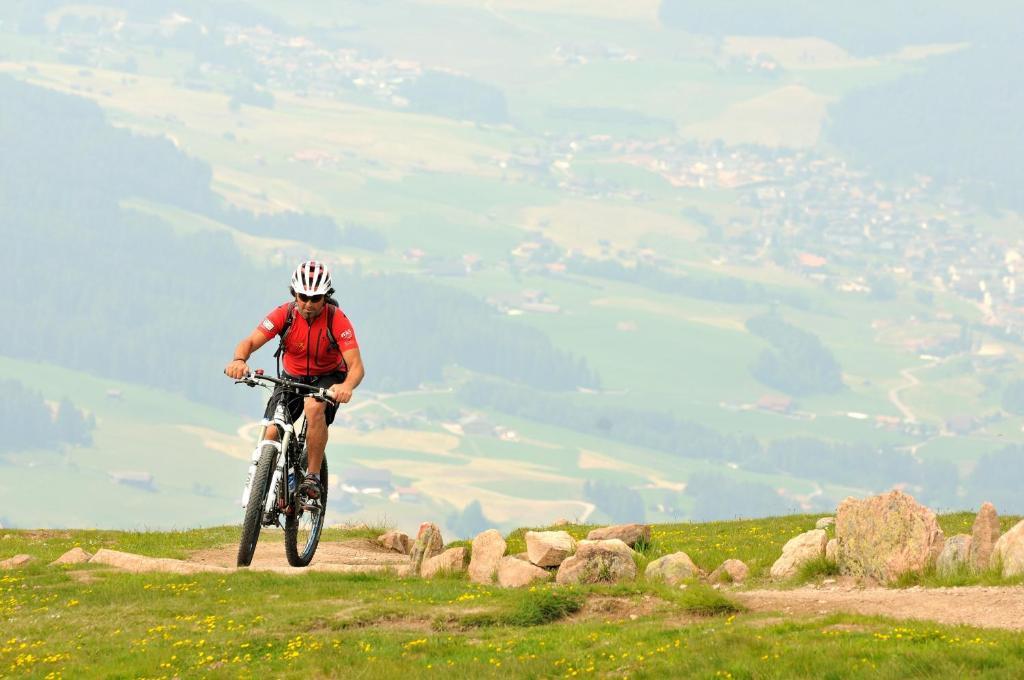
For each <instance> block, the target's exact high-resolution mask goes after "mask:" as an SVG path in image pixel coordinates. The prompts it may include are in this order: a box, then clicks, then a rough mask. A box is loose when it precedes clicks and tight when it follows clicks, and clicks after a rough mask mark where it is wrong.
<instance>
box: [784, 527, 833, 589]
mask: <svg viewBox="0 0 1024 680" xmlns="http://www.w3.org/2000/svg"><path fill="white" fill-rule="evenodd" d="M827 543H828V534H827V533H825V530H824V529H811V530H810V531H807V532H804V533H802V534H800V535H799V536H794V537H793V538H791V539H789V541H787V542H786V545H784V546H782V555H781V556H780V557H779V559H777V560H775V564H773V565H772V568H771V577H772V578H773V579H787V578H792V577H793V576H796V573H797V572H798V571H799V570H800V566H801V565H803V564H804V563H806V562H810V561H811V560H813V559H816V558H818V557H824V556H825V545H826V544H827Z"/></svg>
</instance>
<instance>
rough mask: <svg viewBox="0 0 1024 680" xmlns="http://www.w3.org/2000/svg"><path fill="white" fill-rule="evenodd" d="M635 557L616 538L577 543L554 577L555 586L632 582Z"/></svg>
mask: <svg viewBox="0 0 1024 680" xmlns="http://www.w3.org/2000/svg"><path fill="white" fill-rule="evenodd" d="M634 554H635V553H634V552H633V550H632V549H630V547H629V546H628V545H626V544H625V543H623V542H622V541H620V540H619V539H617V538H612V539H608V540H604V541H581V542H580V544H579V547H578V548H577V550H576V554H574V555H573V556H572V557H569V558H567V559H566V560H565V561H564V562H562V564H561V566H560V567H559V568H558V573H557V574H556V575H555V581H556V582H557V583H616V582H618V581H625V580H632V579H634V578H636V562H634V561H633V555H634Z"/></svg>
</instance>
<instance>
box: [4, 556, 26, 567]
mask: <svg viewBox="0 0 1024 680" xmlns="http://www.w3.org/2000/svg"><path fill="white" fill-rule="evenodd" d="M31 561H32V556H31V555H15V556H14V557H9V558H7V559H6V560H3V561H2V562H0V569H15V568H17V567H23V566H25V565H26V564H28V563H29V562H31Z"/></svg>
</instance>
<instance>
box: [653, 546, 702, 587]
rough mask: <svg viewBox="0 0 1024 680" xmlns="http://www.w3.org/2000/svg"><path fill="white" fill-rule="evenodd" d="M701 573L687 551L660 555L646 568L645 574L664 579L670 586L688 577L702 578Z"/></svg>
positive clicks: (654, 578) (655, 578)
mask: <svg viewBox="0 0 1024 680" xmlns="http://www.w3.org/2000/svg"><path fill="white" fill-rule="evenodd" d="M700 575H701V571H700V567H698V566H697V565H696V564H694V562H693V560H691V559H690V556H689V555H687V554H686V553H685V552H677V553H672V554H671V555H665V556H664V557H659V558H658V559H656V560H654V561H653V562H651V563H650V564H648V565H647V568H646V569H645V570H644V576H646V577H647V578H648V579H651V580H659V581H664V582H665V583H667V584H669V585H670V586H677V585H679V584H680V583H682V582H683V581H685V580H687V579H693V578H700Z"/></svg>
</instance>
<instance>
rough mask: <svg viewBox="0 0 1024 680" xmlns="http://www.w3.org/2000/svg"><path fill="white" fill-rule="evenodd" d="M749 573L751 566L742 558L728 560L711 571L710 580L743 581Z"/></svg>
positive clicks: (717, 581)
mask: <svg viewBox="0 0 1024 680" xmlns="http://www.w3.org/2000/svg"><path fill="white" fill-rule="evenodd" d="M748 574H750V568H749V567H747V565H746V564H744V563H743V562H742V561H741V560H726V561H725V562H722V564H721V565H719V567H718V568H717V569H715V570H714V571H713V572H711V576H709V577H708V580H709V581H711V582H712V583H743V581H745V580H746V578H747V575H748Z"/></svg>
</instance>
